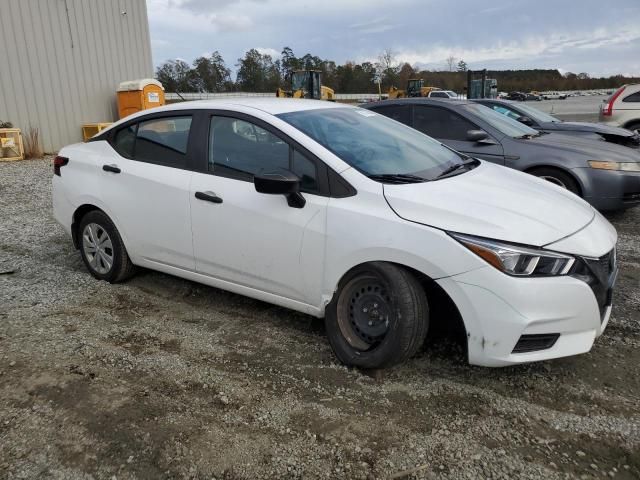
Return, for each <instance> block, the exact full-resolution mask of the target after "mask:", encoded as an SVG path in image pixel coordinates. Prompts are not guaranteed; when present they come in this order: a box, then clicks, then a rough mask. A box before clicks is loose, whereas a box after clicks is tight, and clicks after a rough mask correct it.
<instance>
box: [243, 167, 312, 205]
mask: <svg viewBox="0 0 640 480" xmlns="http://www.w3.org/2000/svg"><path fill="white" fill-rule="evenodd" d="M253 185H254V186H255V188H256V192H259V193H266V194H269V195H284V196H285V197H287V204H288V205H289V206H290V207H293V208H302V207H304V206H305V204H306V203H307V201H306V200H305V198H304V197H303V196H302V195H301V194H300V179H299V178H298V176H297V175H295V174H294V173H292V172H290V171H289V170H284V169H283V170H277V171H274V172H266V173H259V174H258V175H255V176H254V177H253Z"/></svg>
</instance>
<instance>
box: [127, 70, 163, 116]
mask: <svg viewBox="0 0 640 480" xmlns="http://www.w3.org/2000/svg"><path fill="white" fill-rule="evenodd" d="M161 105H164V87H163V86H162V84H161V83H160V82H159V81H157V80H154V79H153V78H142V79H140V80H128V81H126V82H122V83H121V84H120V85H119V86H118V115H119V116H120V118H124V117H126V116H127V115H131V114H132V113H136V112H139V111H141V110H146V109H147V108H153V107H159V106H161Z"/></svg>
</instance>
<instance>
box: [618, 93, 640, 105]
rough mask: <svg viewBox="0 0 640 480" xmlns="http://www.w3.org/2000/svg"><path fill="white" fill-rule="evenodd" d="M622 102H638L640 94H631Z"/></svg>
mask: <svg viewBox="0 0 640 480" xmlns="http://www.w3.org/2000/svg"><path fill="white" fill-rule="evenodd" d="M622 101H623V102H625V103H627V102H640V92H636V93H632V94H631V95H628V96H626V97H624V98H623V99H622Z"/></svg>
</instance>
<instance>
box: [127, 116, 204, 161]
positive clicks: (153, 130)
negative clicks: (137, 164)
mask: <svg viewBox="0 0 640 480" xmlns="http://www.w3.org/2000/svg"><path fill="white" fill-rule="evenodd" d="M190 130H191V116H180V117H163V118H156V119H152V120H147V121H144V122H140V123H139V125H138V131H137V134H136V142H135V149H134V159H135V160H139V161H142V162H150V163H159V164H161V165H167V166H170V167H184V166H185V163H186V154H187V145H188V143H189V131H190Z"/></svg>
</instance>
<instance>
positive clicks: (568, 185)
mask: <svg viewBox="0 0 640 480" xmlns="http://www.w3.org/2000/svg"><path fill="white" fill-rule="evenodd" d="M527 173H530V174H531V175H534V176H536V177H538V178H542V179H543V180H546V181H548V182H550V183H553V184H554V185H557V186H558V187H562V188H564V189H566V190H569V191H570V192H571V193H575V194H576V195H578V196H579V197H581V196H582V195H581V193H580V187H579V186H578V182H576V181H575V179H574V178H573V177H572V176H571V175H569V174H568V173H565V172H563V171H562V170H559V169H557V168H553V167H543V168H536V169H535V170H530V171H529V172H527Z"/></svg>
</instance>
